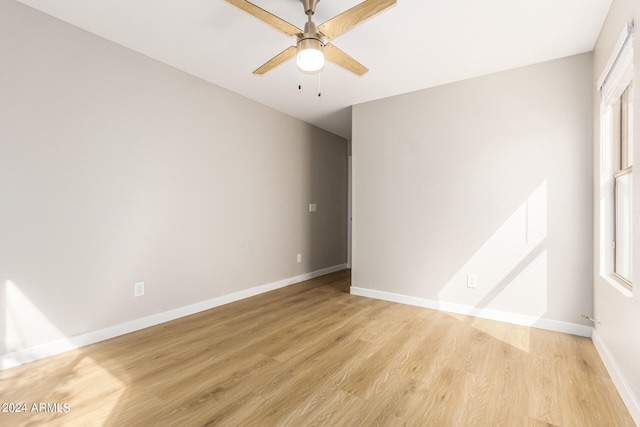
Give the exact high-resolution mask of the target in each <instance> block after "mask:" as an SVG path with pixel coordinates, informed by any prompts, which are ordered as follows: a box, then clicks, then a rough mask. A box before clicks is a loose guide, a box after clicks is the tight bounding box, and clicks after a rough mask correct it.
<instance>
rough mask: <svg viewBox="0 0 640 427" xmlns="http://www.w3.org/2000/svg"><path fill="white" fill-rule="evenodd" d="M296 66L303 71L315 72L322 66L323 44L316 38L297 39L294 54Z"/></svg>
mask: <svg viewBox="0 0 640 427" xmlns="http://www.w3.org/2000/svg"><path fill="white" fill-rule="evenodd" d="M296 62H297V64H298V68H299V69H300V71H302V72H303V73H317V72H319V71H321V70H322V69H323V68H324V44H323V43H322V41H321V40H319V39H317V38H303V39H300V40H298V54H297V55H296Z"/></svg>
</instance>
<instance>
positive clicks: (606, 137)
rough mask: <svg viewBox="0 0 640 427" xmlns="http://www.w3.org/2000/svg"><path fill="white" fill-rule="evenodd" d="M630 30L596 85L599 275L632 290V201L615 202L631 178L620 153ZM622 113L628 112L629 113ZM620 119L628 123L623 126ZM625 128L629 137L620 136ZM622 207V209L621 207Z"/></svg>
mask: <svg viewBox="0 0 640 427" xmlns="http://www.w3.org/2000/svg"><path fill="white" fill-rule="evenodd" d="M633 29H634V26H633V22H631V23H629V24H628V25H627V26H626V28H625V30H624V31H623V33H622V35H621V36H620V38H619V40H618V43H617V44H616V47H615V49H614V51H613V54H612V56H611V58H610V60H609V62H608V63H607V66H606V68H605V71H604V73H603V75H602V77H601V78H600V79H599V81H598V88H599V89H600V93H601V104H600V105H601V109H600V111H601V114H600V117H601V127H600V129H601V138H600V143H601V162H602V163H601V168H600V188H601V191H602V195H601V196H602V197H601V199H602V202H601V210H600V212H601V223H600V246H601V248H600V251H601V252H600V253H601V255H602V263H601V274H602V275H603V276H605V277H611V278H613V279H614V280H615V282H617V283H621V284H623V285H624V286H625V288H627V289H629V290H631V289H632V280H633V272H632V265H631V262H630V260H631V259H632V250H633V247H632V241H631V235H632V232H631V227H632V224H633V221H632V215H633V209H632V206H631V203H632V200H631V199H632V197H629V198H624V199H618V191H619V188H622V189H624V188H625V187H624V185H621V184H620V182H621V181H622V180H625V181H627V185H628V186H629V187H627V188H630V186H631V182H632V178H633V166H632V159H630V158H629V156H626V159H627V161H626V162H624V161H623V158H624V157H625V156H622V155H621V149H620V147H621V146H622V145H623V143H624V141H625V138H626V137H628V138H630V140H629V143H630V144H631V147H633V134H632V132H633V128H632V126H629V125H630V124H632V119H633V113H632V111H631V112H630V114H628V115H626V116H625V114H623V113H622V112H621V111H622V110H621V105H622V104H624V102H625V100H626V101H629V102H630V103H631V104H630V105H631V106H632V105H633V104H632V102H633V94H632V91H633ZM625 105H627V104H625ZM625 108H626V107H625ZM625 111H627V112H628V110H625ZM623 117H626V118H628V119H629V120H631V121H630V122H625V121H624V120H623V119H622V118H623ZM625 126H626V130H627V132H628V134H627V133H624V132H623V127H625ZM616 132H617V133H616ZM623 133H624V135H623ZM627 177H628V179H627ZM629 191H631V190H629ZM620 200H622V202H621V201H620ZM621 205H624V206H623V207H621ZM623 225H626V226H627V227H629V231H628V236H627V234H624V235H623V236H624V239H618V237H619V236H618V231H619V229H620V228H622V226H623ZM627 237H628V238H627ZM616 240H618V243H616ZM622 250H624V251H627V252H624V253H623V254H620V253H619V251H622ZM622 259H628V260H629V263H628V264H624V263H623V262H622V261H621V262H620V266H622V267H623V268H620V269H619V264H618V261H620V260H622ZM625 268H626V270H625ZM619 270H624V271H619Z"/></svg>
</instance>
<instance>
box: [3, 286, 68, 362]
mask: <svg viewBox="0 0 640 427" xmlns="http://www.w3.org/2000/svg"><path fill="white" fill-rule="evenodd" d="M63 338H65V336H64V335H63V334H62V332H60V331H59V330H58V329H57V328H56V327H55V326H54V325H53V324H52V323H51V322H50V321H49V320H48V319H47V318H46V317H45V316H44V315H43V314H42V312H40V310H38V308H37V307H36V306H35V305H33V303H32V302H31V301H29V299H28V298H27V297H26V296H25V295H24V294H23V293H22V292H21V291H20V289H19V288H18V287H17V286H16V285H15V284H14V283H13V282H12V281H10V280H7V281H6V282H5V334H4V345H5V351H6V352H7V353H11V352H15V351H20V350H24V349H27V348H31V347H35V346H37V345H40V344H43V343H46V342H50V341H56V340H59V339H63Z"/></svg>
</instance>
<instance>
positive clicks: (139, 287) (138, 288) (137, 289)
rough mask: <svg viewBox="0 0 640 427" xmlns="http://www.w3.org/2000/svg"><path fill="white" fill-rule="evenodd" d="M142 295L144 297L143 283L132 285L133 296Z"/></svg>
mask: <svg viewBox="0 0 640 427" xmlns="http://www.w3.org/2000/svg"><path fill="white" fill-rule="evenodd" d="M143 295H144V282H136V283H135V285H133V296H134V297H141V296H143Z"/></svg>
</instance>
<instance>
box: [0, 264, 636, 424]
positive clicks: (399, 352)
mask: <svg viewBox="0 0 640 427" xmlns="http://www.w3.org/2000/svg"><path fill="white" fill-rule="evenodd" d="M349 285H350V272H349V271H348V270H345V271H342V272H338V273H334V274H331V275H327V276H323V277H321V278H317V279H314V280H310V281H307V282H304V283H300V284H297V285H293V286H289V287H287V288H283V289H280V290H277V291H273V292H269V293H267V294H263V295H259V296H256V297H253V298H248V299H245V300H242V301H238V302H235V303H232V304H228V305H225V306H222V307H218V308H215V309H212V310H208V311H206V312H202V313H199V314H196V315H193V316H189V317H186V318H183V319H179V320H176V321H173V322H169V323H165V324H162V325H159V326H156V327H152V328H148V329H145V330H142V331H138V332H135V333H132V334H128V335H125V336H122V337H118V338H114V339H111V340H108V341H104V342H101V343H98V344H95V345H92V346H88V347H84V348H81V349H78V350H74V351H72V352H68V353H64V354H61V355H58V356H54V357H50V358H48V359H44V360H40V361H36V362H32V363H29V364H27V365H24V366H20V367H17V368H13V369H9V370H6V371H3V372H0V401H1V402H10V403H22V402H24V403H27V410H28V411H27V413H13V414H7V413H0V425H2V426H8V425H11V426H17V425H47V426H58V425H59V426H101V425H108V426H201V425H224V426H321V425H325V426H371V425H380V426H396V425H408V426H494V425H495V426H498V425H500V426H550V425H552V426H581V427H582V426H598V427H600V426H607V427H608V426H633V425H635V424H634V423H633V421H632V420H631V418H630V416H629V413H628V412H627V410H626V409H625V407H624V405H623V403H622V401H621V399H620V397H619V395H618V393H617V392H616V390H615V388H614V386H613V384H612V382H611V379H610V378H609V376H608V374H607V372H606V371H605V368H604V366H603V364H602V362H601V361H600V359H599V358H598V355H597V353H596V350H595V348H594V346H593V344H592V343H591V341H590V340H589V339H586V338H580V337H575V336H570V335H564V334H560V333H554V332H549V331H543V330H539V329H532V328H526V327H520V326H514V325H508V324H503V323H499V322H493V321H487V320H481V319H477V318H472V317H465V316H459V315H452V314H447V313H443V312H438V311H434V310H429V309H424V308H418V307H412V306H405V305H401V304H395V303H389V302H384V301H378V300H372V299H367V298H363V297H357V296H351V295H349V294H348V288H349ZM33 403H45V404H47V403H48V404H49V405H50V406H49V407H48V408H45V409H48V410H52V409H57V410H58V411H62V412H59V413H53V414H52V413H36V412H31V409H32V405H33ZM54 403H57V404H58V405H59V406H58V407H57V408H55V407H54V406H53V404H54ZM63 403H66V404H68V408H66V409H68V412H64V410H65V407H64V406H63V405H62V404H63Z"/></svg>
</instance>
